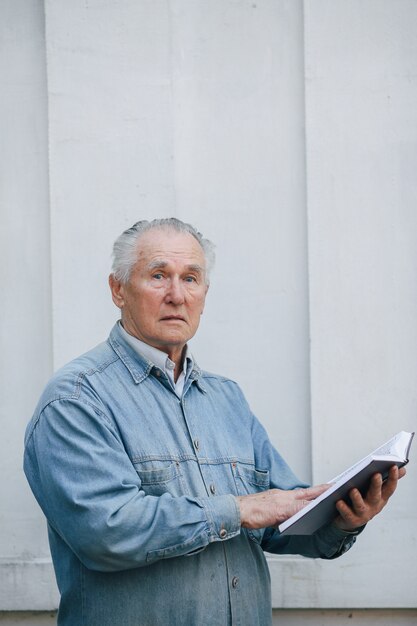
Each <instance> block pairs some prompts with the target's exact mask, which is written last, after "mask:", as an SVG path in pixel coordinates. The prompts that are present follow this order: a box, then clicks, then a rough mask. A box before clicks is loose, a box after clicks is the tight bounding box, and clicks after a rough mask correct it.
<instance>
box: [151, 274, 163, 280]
mask: <svg viewBox="0 0 417 626" xmlns="http://www.w3.org/2000/svg"><path fill="white" fill-rule="evenodd" d="M152 278H155V279H156V280H161V279H162V278H163V276H162V274H161V273H159V272H158V273H157V274H154V275H153V276H152Z"/></svg>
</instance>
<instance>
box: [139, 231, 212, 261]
mask: <svg viewBox="0 0 417 626" xmlns="http://www.w3.org/2000/svg"><path fill="white" fill-rule="evenodd" d="M137 259H138V264H140V265H142V266H143V265H144V264H145V265H152V266H155V264H158V263H160V264H162V263H164V264H167V263H170V262H173V263H176V264H181V263H182V264H184V265H197V266H199V267H201V268H202V270H203V271H205V268H206V261H205V255H204V250H203V248H202V247H201V245H200V243H199V242H198V241H197V239H196V238H195V237H193V235H191V234H190V233H188V232H181V231H176V230H174V229H172V228H153V229H150V230H147V231H145V232H144V233H142V234H141V236H140V237H139V239H138V241H137Z"/></svg>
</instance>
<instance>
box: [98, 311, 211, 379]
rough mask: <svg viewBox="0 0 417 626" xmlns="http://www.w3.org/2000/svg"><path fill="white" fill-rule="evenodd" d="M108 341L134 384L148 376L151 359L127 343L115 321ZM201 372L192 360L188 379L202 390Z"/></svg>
mask: <svg viewBox="0 0 417 626" xmlns="http://www.w3.org/2000/svg"><path fill="white" fill-rule="evenodd" d="M108 342H109V344H110V346H111V347H112V349H113V350H114V351H115V352H116V354H117V356H118V357H119V358H120V360H121V361H122V362H123V364H124V365H125V367H126V368H127V369H128V371H129V373H130V375H131V377H132V378H133V380H134V382H135V383H136V384H139V383H141V382H142V381H144V380H145V378H147V377H148V376H149V374H150V373H151V371H152V369H153V368H155V365H154V364H153V363H152V362H151V361H148V360H147V359H145V358H144V357H143V356H142V355H140V354H139V353H138V352H136V350H134V349H133V348H132V347H131V346H130V345H129V343H128V342H127V341H126V339H125V338H124V337H123V334H122V332H121V330H120V328H119V325H118V323H117V322H116V324H115V325H114V326H113V328H112V330H111V332H110V335H109V338H108ZM202 373H203V372H202V370H201V368H200V367H199V366H198V365H197V363H195V361H194V363H193V369H192V371H191V374H190V380H191V381H192V382H196V383H197V384H198V386H199V388H200V389H201V390H202V391H205V389H204V387H203V386H202V385H201V383H200V378H201V376H202Z"/></svg>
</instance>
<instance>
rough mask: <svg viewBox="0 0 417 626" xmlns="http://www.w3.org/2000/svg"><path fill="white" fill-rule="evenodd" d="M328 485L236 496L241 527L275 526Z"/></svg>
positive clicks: (272, 490)
mask: <svg viewBox="0 0 417 626" xmlns="http://www.w3.org/2000/svg"><path fill="white" fill-rule="evenodd" d="M329 486H330V485H317V486H316V487H308V488H306V489H292V490H288V491H285V490H283V489H270V490H269V491H261V492H260V493H253V494H250V495H248V496H238V498H237V500H238V502H239V507H240V520H241V526H243V527H244V528H268V527H270V526H277V525H278V524H281V522H284V521H285V520H286V519H288V518H289V517H291V515H294V514H295V513H297V512H298V511H300V509H302V508H304V507H305V506H306V504H308V503H309V502H310V501H311V500H314V499H315V498H317V497H318V496H320V495H321V494H322V493H323V492H324V491H326V489H328V488H329Z"/></svg>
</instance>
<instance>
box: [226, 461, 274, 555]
mask: <svg viewBox="0 0 417 626" xmlns="http://www.w3.org/2000/svg"><path fill="white" fill-rule="evenodd" d="M232 471H233V477H234V479H235V485H236V491H237V493H238V495H239V496H247V495H249V494H251V493H259V492H260V491H266V490H267V489H269V486H270V481H269V471H268V470H259V469H256V468H255V466H254V465H249V464H247V463H232ZM243 530H244V532H246V533H247V535H248V536H249V538H250V539H252V541H255V542H256V543H258V544H260V543H261V542H262V538H263V535H264V530H265V529H263V528H259V529H249V528H244V529H243Z"/></svg>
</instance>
